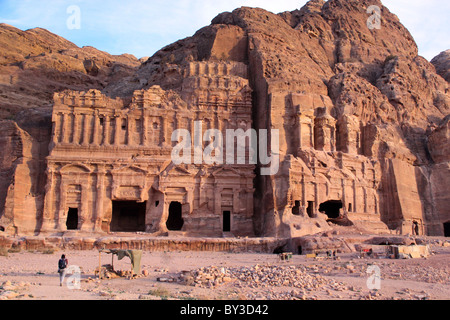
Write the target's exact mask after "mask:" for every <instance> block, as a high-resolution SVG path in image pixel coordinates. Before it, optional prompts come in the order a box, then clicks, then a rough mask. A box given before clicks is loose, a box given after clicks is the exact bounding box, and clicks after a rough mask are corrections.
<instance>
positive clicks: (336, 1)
mask: <svg viewBox="0 0 450 320" xmlns="http://www.w3.org/2000/svg"><path fill="white" fill-rule="evenodd" d="M371 5H376V6H379V7H380V8H381V17H382V21H381V22H382V23H381V28H380V29H373V30H370V29H369V28H368V27H367V20H368V18H369V16H370V15H369V14H368V13H367V8H368V7H369V6H371ZM2 28H3V31H2V32H3V33H6V32H8V33H16V34H23V32H22V33H21V32H19V31H17V30H15V29H13V28H11V27H8V26H2ZM25 33H27V32H25ZM44 35H45V37H47V39H48V38H52V39H54V40H52V42H55V45H54V49H52V50H50V49H46V50H43V49H41V51H39V50H31V49H29V50H28V51H26V53H22V51H21V50H19V49H17V48H12V47H14V45H13V46H12V47H11V49H9V50H8V53H9V52H11V53H9V54H8V55H7V56H6V58H5V59H7V61H9V62H8V63H6V64H5V65H4V66H2V68H5V70H8V71H5V73H7V74H10V73H11V74H15V73H14V72H17V74H23V75H28V74H29V73H31V74H34V73H33V72H36V71H30V69H32V70H36V68H37V69H38V70H40V71H39V72H37V74H39V75H42V74H48V75H51V74H54V73H57V74H58V75H61V76H60V78H58V80H57V81H56V82H54V81H52V82H51V83H47V85H46V86H44V87H39V88H34V87H33V85H31V84H30V86H28V85H26V84H23V85H22V87H21V86H20V85H17V82H14V81H19V83H20V81H24V80H20V77H19V78H14V76H10V77H9V78H8V77H5V76H4V77H3V78H4V81H3V82H4V84H3V85H2V88H7V89H2V91H5V92H7V93H6V95H5V96H4V97H3V98H4V99H5V102H6V103H7V105H11V106H13V105H15V104H16V103H17V102H16V101H17V99H16V98H15V97H16V91H19V92H20V91H21V89H20V88H22V91H23V90H25V92H27V91H26V90H29V89H27V88H28V87H30V88H34V89H31V90H34V91H33V92H36V91H39V95H33V94H29V95H28V96H29V97H30V98H29V99H30V102H29V103H28V104H27V105H28V106H30V105H33V103H35V105H38V103H37V102H33V101H36V98H37V100H38V101H40V104H39V106H44V105H45V104H43V103H42V101H46V103H49V99H50V98H49V94H50V93H51V92H53V91H58V90H60V89H62V87H61V86H65V87H64V88H71V89H76V90H83V89H84V88H85V87H89V88H98V89H101V90H102V92H103V93H104V94H106V95H109V96H111V97H113V98H115V97H121V98H125V99H126V98H129V97H131V96H132V95H133V92H135V91H136V90H142V89H144V90H146V89H149V88H151V87H152V86H154V85H158V86H160V87H161V88H162V89H163V90H167V91H174V92H177V93H181V92H183V90H185V89H186V88H183V84H184V83H185V82H184V81H183V80H184V78H185V76H186V75H185V74H184V73H185V72H186V66H187V65H189V63H191V62H195V61H206V62H211V61H212V62H214V61H232V62H239V63H243V64H245V65H246V66H247V69H248V79H249V82H250V86H251V89H252V90H253V98H252V99H253V101H252V104H253V106H252V107H253V126H254V127H255V128H256V129H270V128H276V129H279V130H280V159H281V165H280V167H281V170H280V172H279V173H278V174H277V175H274V176H269V177H264V176H261V175H257V177H256V179H255V183H254V184H255V189H256V191H255V200H254V201H255V202H254V207H255V212H254V219H253V220H254V229H255V233H256V234H257V235H263V236H295V235H299V234H305V233H311V232H316V231H318V230H322V229H323V228H324V226H323V224H322V222H320V221H319V220H320V219H319V220H310V219H309V218H310V217H312V216H316V217H319V218H320V217H322V218H324V219H326V218H327V217H326V216H324V215H321V212H322V213H323V212H325V211H326V210H325V209H323V208H321V206H320V205H321V204H326V203H328V202H330V201H331V202H330V203H334V204H336V203H337V202H340V206H341V211H342V212H341V213H342V214H343V216H344V217H345V218H347V219H350V220H351V223H352V224H356V225H358V226H361V227H362V228H363V227H364V228H368V230H369V231H371V232H389V230H388V228H389V229H390V230H391V232H399V233H404V234H406V233H414V232H415V233H420V234H429V235H443V233H444V228H443V224H444V223H446V222H447V221H449V220H450V212H449V210H448V209H447V208H448V205H449V203H450V197H449V196H448V193H447V192H445V191H446V189H447V186H448V182H449V181H448V180H449V176H450V175H449V173H450V172H449V159H448V155H449V153H448V145H449V131H448V121H449V120H448V114H449V110H450V95H449V92H448V82H447V81H448V77H447V73H448V72H447V71H448V67H447V66H448V55H446V53H447V52H448V51H447V52H446V53H443V54H441V55H440V56H439V57H437V58H436V59H434V60H433V64H434V65H433V64H432V63H430V62H428V61H427V60H426V59H424V58H423V57H420V56H419V55H418V48H417V45H416V43H415V42H414V39H413V37H412V36H411V34H410V33H409V32H408V30H407V29H406V28H405V27H404V26H403V25H402V24H401V23H400V21H399V19H398V17H397V16H396V15H395V14H393V13H391V12H390V11H389V9H388V8H386V7H384V6H383V5H382V3H381V2H380V1H378V0H362V1H360V0H358V1H356V0H329V1H328V2H325V1H323V0H311V1H310V2H308V3H307V4H306V5H305V6H304V7H303V8H301V9H300V10H295V11H292V12H284V13H280V14H274V13H270V12H267V11H265V10H263V9H256V8H247V7H242V8H239V9H236V10H234V11H233V12H225V13H222V14H220V15H218V16H217V17H216V18H215V19H213V21H212V23H211V25H210V26H207V27H205V28H203V29H201V30H199V31H198V32H197V33H196V34H195V35H193V36H192V37H189V38H186V39H182V40H180V41H177V42H175V43H173V44H171V45H168V46H167V47H165V48H163V49H161V50H160V51H158V52H157V53H156V54H155V55H154V56H152V57H151V58H149V59H148V60H147V61H146V62H145V63H143V64H142V65H140V66H139V67H138V68H137V69H136V71H134V69H133V68H136V67H137V66H138V65H139V63H138V62H137V61H136V60H134V59H132V58H130V57H129V56H122V57H114V59H113V58H112V57H111V56H109V55H106V54H104V53H102V54H101V55H100V54H99V53H98V52H97V51H95V50H94V49H91V48H83V49H78V48H75V47H74V45H73V44H70V43H68V42H67V41H64V40H63V39H60V38H53V37H56V36H54V35H52V36H50V35H48V34H47V33H46V32H45V31H43V30H40V29H38V30H34V31H28V33H27V34H26V35H23V36H24V37H25V39H29V38H30V37H32V36H35V37H37V38H39V39H41V38H42V37H44ZM2 41H6V40H2ZM12 43H16V42H12ZM44 47H45V46H44ZM97 54H98V55H100V57H101V58H99V59H98V60H95V58H93V56H96V55H97ZM69 62H70V63H69ZM67 65H71V66H72V67H71V68H69V69H70V70H68V69H67ZM118 65H120V68H119V70H120V72H119V71H118V73H116V71H117V66H118ZM48 70H50V71H48ZM115 70H116V71H115ZM436 70H437V71H436ZM41 71H42V72H41ZM49 77H50V78H51V76H49ZM443 77H446V79H447V81H445V79H444V78H443ZM25 78H26V77H25ZM14 79H16V80H14ZM17 79H18V80H17ZM53 79H55V78H53ZM13 83H15V84H13ZM61 83H62V84H61ZM5 86H13V87H5ZM31 97H32V98H33V99H35V100H31V99H32V98H31ZM17 104H18V103H17ZM5 106H6V104H5ZM21 107H22V108H23V106H21ZM6 114H7V113H5V115H6ZM24 122H25V121H24ZM10 126H12V124H10ZM36 127H39V128H41V127H42V126H39V125H38V126H36ZM305 130H306V131H305ZM9 131H10V132H11V134H12V135H16V132H17V130H16V131H14V126H12V127H10V129H9ZM305 132H306V133H305ZM14 139H16V140H17V138H14ZM14 139H13V138H11V139H10V140H11V141H12V140H14ZM48 140H49V139H48ZM10 143H12V142H10ZM43 144H45V143H43ZM40 159H42V158H40ZM5 168H7V166H5ZM42 169H43V167H42V166H41V170H42ZM5 170H7V169H5ZM7 184H8V183H5V186H6V185H7ZM5 188H6V187H5ZM0 201H1V198H0ZM1 208H2V207H1V206H0V209H1ZM322 209H323V210H322ZM309 210H311V211H312V213H311V214H310V212H309ZM296 211H298V212H302V214H300V215H298V214H297V213H296V214H293V213H294V212H296ZM5 212H6V211H5ZM0 214H1V213H0ZM308 215H310V217H308ZM328 218H329V217H328ZM340 223H342V221H341V222H340Z"/></svg>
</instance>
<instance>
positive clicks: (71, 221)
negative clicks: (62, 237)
mask: <svg viewBox="0 0 450 320" xmlns="http://www.w3.org/2000/svg"><path fill="white" fill-rule="evenodd" d="M66 227H67V230H78V208H69V212H68V213H67V221H66Z"/></svg>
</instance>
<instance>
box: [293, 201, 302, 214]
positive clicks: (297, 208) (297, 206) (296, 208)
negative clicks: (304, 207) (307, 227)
mask: <svg viewBox="0 0 450 320" xmlns="http://www.w3.org/2000/svg"><path fill="white" fill-rule="evenodd" d="M300 209H301V204H300V201H295V206H294V207H293V208H292V214H293V215H294V216H299V215H300Z"/></svg>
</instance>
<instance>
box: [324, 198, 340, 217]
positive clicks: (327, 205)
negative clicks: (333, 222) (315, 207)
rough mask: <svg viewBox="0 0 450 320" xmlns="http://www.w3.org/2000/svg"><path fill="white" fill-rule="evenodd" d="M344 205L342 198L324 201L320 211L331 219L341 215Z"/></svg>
mask: <svg viewBox="0 0 450 320" xmlns="http://www.w3.org/2000/svg"><path fill="white" fill-rule="evenodd" d="M343 207H344V205H343V204H342V201H340V200H330V201H327V202H324V203H322V204H321V205H320V206H319V211H320V212H322V213H325V214H326V215H327V216H328V218H329V219H337V218H339V216H340V211H341V209H342V208H343Z"/></svg>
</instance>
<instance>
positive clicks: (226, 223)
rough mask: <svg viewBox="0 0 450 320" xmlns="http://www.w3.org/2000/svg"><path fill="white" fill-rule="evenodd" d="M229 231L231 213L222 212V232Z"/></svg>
mask: <svg viewBox="0 0 450 320" xmlns="http://www.w3.org/2000/svg"><path fill="white" fill-rule="evenodd" d="M230 231H231V211H224V212H223V232H230Z"/></svg>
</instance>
